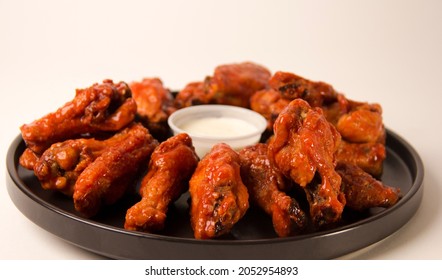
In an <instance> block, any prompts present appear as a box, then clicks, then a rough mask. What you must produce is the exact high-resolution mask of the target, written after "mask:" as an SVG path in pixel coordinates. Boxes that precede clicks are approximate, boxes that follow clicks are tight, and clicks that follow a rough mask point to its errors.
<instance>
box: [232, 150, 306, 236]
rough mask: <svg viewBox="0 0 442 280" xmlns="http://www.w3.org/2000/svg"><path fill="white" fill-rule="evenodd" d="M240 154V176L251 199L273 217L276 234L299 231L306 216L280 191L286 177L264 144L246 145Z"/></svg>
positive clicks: (304, 222) (291, 199) (297, 205)
mask: <svg viewBox="0 0 442 280" xmlns="http://www.w3.org/2000/svg"><path fill="white" fill-rule="evenodd" d="M239 154H240V157H241V176H242V178H243V181H244V184H245V185H246V186H247V189H248V191H249V196H250V200H251V201H252V202H254V203H256V204H257V205H258V206H259V207H261V208H262V209H263V210H264V211H265V212H266V213H267V214H269V215H270V216H271V217H272V223H273V228H274V229H275V232H276V233H277V234H278V236H281V237H284V236H290V235H292V234H293V233H296V232H299V231H301V230H302V229H303V228H304V227H305V226H306V222H307V216H306V215H305V213H304V211H303V210H302V209H301V208H300V206H299V204H298V202H297V201H296V199H295V198H292V197H290V196H288V195H287V194H286V193H284V192H283V191H281V190H282V189H286V188H287V187H286V186H285V185H286V184H288V182H287V178H285V177H284V176H283V175H282V174H281V173H279V171H278V170H277V169H276V168H275V167H274V166H273V165H272V164H271V162H270V160H269V158H268V152H267V144H263V143H258V144H256V145H253V146H249V147H246V148H244V149H242V150H241V151H240V152H239Z"/></svg>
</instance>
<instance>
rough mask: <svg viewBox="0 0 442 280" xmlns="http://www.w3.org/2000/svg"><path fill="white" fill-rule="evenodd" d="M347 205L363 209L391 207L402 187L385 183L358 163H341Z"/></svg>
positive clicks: (339, 167)
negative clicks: (394, 186) (398, 187)
mask: <svg viewBox="0 0 442 280" xmlns="http://www.w3.org/2000/svg"><path fill="white" fill-rule="evenodd" d="M336 171H337V172H338V173H339V175H340V176H341V178H342V189H343V192H344V194H345V198H346V201H347V203H346V207H348V208H350V209H353V210H357V211H363V210H366V209H369V208H373V207H385V208H388V207H391V206H393V205H394V204H396V202H397V201H398V200H399V199H400V197H401V195H400V189H397V188H393V187H390V186H386V185H384V184H383V183H382V182H381V181H378V180H376V179H375V178H373V177H372V176H371V175H370V174H368V173H367V172H365V171H364V170H362V169H361V168H359V167H358V166H356V165H352V164H343V163H339V164H338V165H337V167H336Z"/></svg>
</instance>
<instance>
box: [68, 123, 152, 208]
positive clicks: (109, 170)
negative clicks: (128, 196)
mask: <svg viewBox="0 0 442 280" xmlns="http://www.w3.org/2000/svg"><path fill="white" fill-rule="evenodd" d="M126 130H128V131H127V132H124V133H127V134H128V135H127V137H125V139H124V141H121V142H118V143H116V144H115V145H111V146H109V147H107V148H106V149H105V150H104V151H103V152H102V153H101V155H100V156H98V157H97V158H96V159H95V160H94V161H93V162H92V163H91V164H89V165H88V166H87V167H86V168H85V169H84V170H83V172H81V174H80V175H79V176H78V179H77V181H76V183H75V185H74V194H73V200H74V206H75V209H76V210H77V211H78V212H80V213H82V214H83V215H84V216H86V217H91V216H94V215H95V214H97V213H98V212H99V210H100V208H101V205H109V204H113V203H115V202H116V201H117V200H118V199H119V198H120V197H121V196H122V195H123V194H124V193H125V192H126V190H127V188H128V187H129V186H131V185H132V183H133V179H134V178H135V175H136V173H137V171H138V169H139V167H140V166H141V165H142V164H143V163H145V161H147V160H148V158H149V157H150V155H151V154H152V152H153V150H154V149H155V147H156V146H157V145H158V142H157V140H155V139H154V138H153V137H152V135H151V134H150V133H149V131H148V130H147V129H146V128H144V127H143V126H142V125H140V124H134V125H131V126H130V127H128V128H126Z"/></svg>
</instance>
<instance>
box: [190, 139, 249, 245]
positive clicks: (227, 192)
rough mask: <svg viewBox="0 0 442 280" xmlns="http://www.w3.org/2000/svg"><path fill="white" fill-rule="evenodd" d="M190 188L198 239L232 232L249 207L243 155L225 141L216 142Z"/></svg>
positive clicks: (194, 229)
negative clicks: (242, 176) (242, 166)
mask: <svg viewBox="0 0 442 280" xmlns="http://www.w3.org/2000/svg"><path fill="white" fill-rule="evenodd" d="M189 191H190V198H191V207H190V221H191V225H192V228H193V231H194V236H195V238H197V239H209V238H215V237H218V236H221V235H223V234H226V233H228V232H229V231H230V230H231V229H232V228H233V226H234V225H235V224H236V223H237V222H238V221H239V220H240V219H241V218H242V217H243V216H244V214H245V213H246V211H247V209H248V208H249V194H248V192H247V187H246V186H245V185H244V183H243V181H242V179H241V171H240V158H239V155H238V153H237V152H235V151H234V150H233V149H232V148H231V147H230V146H228V145H227V144H224V143H219V144H216V145H215V146H214V147H213V148H212V150H211V151H210V152H209V153H208V154H206V156H205V157H204V158H203V159H202V160H201V161H200V162H199V163H198V166H197V168H196V170H195V173H194V174H193V175H192V178H191V179H190V183H189Z"/></svg>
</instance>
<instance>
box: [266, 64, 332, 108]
mask: <svg viewBox="0 0 442 280" xmlns="http://www.w3.org/2000/svg"><path fill="white" fill-rule="evenodd" d="M269 85H270V87H271V88H273V89H275V90H277V91H279V92H280V93H281V95H282V97H284V98H286V99H289V100H293V99H297V98H301V99H303V100H305V101H307V102H308V103H309V104H310V106H312V107H321V106H323V105H324V104H327V103H330V102H333V101H335V100H336V98H337V92H336V91H335V90H334V88H333V87H332V86H331V85H329V84H327V83H324V82H314V81H310V80H307V79H305V78H302V77H300V76H298V75H295V74H293V73H289V72H281V71H278V72H276V73H275V74H274V75H273V76H272V77H271V78H270V80H269Z"/></svg>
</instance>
